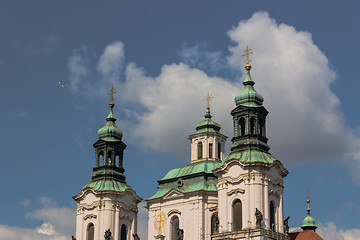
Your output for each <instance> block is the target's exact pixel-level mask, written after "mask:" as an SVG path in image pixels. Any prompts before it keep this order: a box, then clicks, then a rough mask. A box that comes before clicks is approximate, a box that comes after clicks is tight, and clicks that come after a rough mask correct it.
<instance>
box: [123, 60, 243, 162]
mask: <svg viewBox="0 0 360 240" xmlns="http://www.w3.org/2000/svg"><path fill="white" fill-rule="evenodd" d="M237 89H239V88H237V87H235V88H234V86H233V85H232V84H230V83H229V82H228V81H226V80H224V79H221V78H217V77H209V76H208V75H207V74H206V73H205V72H203V71H201V70H198V69H192V68H190V67H189V66H188V65H186V64H182V63H180V64H172V65H166V66H164V67H163V68H162V70H161V73H160V75H159V76H158V77H156V78H151V77H146V76H145V74H144V72H143V70H141V69H139V68H137V67H136V66H135V64H129V65H128V66H127V69H126V83H125V84H124V87H123V88H122V89H121V91H122V92H121V94H120V96H121V97H122V98H123V101H121V102H124V103H125V104H127V103H126V102H130V103H131V102H135V103H136V104H140V106H141V110H140V111H137V114H135V115H138V116H139V117H138V118H137V122H135V123H134V124H133V126H132V127H131V128H130V129H132V130H131V131H126V130H125V131H124V134H126V133H127V132H128V133H129V134H132V136H130V137H133V138H135V139H136V141H137V142H139V143H140V144H138V145H139V146H143V147H147V148H152V149H155V150H157V151H160V152H166V153H176V154H178V155H181V156H184V153H188V152H189V151H190V149H189V142H188V141H187V138H188V135H189V134H193V133H194V132H195V129H194V128H195V125H196V124H197V123H198V122H200V121H202V120H203V119H204V117H203V115H204V114H205V110H206V109H205V104H204V102H203V101H202V99H203V98H204V97H205V95H206V94H207V93H208V92H210V93H212V94H213V96H215V100H214V101H213V105H212V114H213V115H214V116H215V117H214V120H215V121H217V122H219V123H220V124H223V123H224V122H225V123H226V122H229V121H231V119H230V118H229V117H228V115H229V113H230V110H231V108H232V107H233V106H232V105H231V103H232V102H233V96H235V94H236V92H237ZM229 103H230V104H229ZM225 119H226V120H228V121H226V120H225ZM229 127H230V125H229ZM229 127H228V130H229ZM229 132H230V131H228V133H229ZM124 136H125V135H124Z"/></svg>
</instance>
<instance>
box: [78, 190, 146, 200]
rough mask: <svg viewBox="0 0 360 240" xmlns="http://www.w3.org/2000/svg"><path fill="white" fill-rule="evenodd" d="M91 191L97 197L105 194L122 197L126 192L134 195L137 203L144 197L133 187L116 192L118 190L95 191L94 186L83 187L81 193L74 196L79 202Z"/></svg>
mask: <svg viewBox="0 0 360 240" xmlns="http://www.w3.org/2000/svg"><path fill="white" fill-rule="evenodd" d="M89 193H93V194H94V195H95V196H96V197H103V196H114V197H121V196H124V195H126V194H130V195H132V197H133V198H134V199H135V201H136V203H139V202H141V201H142V198H141V197H139V196H138V195H137V194H136V192H135V191H134V190H132V189H126V190H125V191H123V192H116V191H95V190H93V189H92V188H86V189H83V190H82V191H81V192H80V193H79V194H77V195H75V196H73V199H74V200H75V201H76V202H79V201H81V200H84V199H85V197H86V195H87V194H89Z"/></svg>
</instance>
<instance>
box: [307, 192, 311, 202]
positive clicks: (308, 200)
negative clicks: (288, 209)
mask: <svg viewBox="0 0 360 240" xmlns="http://www.w3.org/2000/svg"><path fill="white" fill-rule="evenodd" d="M306 195H307V200H306V202H310V198H309V195H310V191H309V190H306Z"/></svg>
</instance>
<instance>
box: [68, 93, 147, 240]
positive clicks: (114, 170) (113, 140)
mask: <svg viewBox="0 0 360 240" xmlns="http://www.w3.org/2000/svg"><path fill="white" fill-rule="evenodd" d="M114 93H115V91H114V88H113V87H112V88H111V90H110V95H111V99H110V104H109V106H110V113H109V115H108V116H107V118H106V121H107V122H106V125H105V126H104V127H102V128H100V129H99V131H98V137H99V139H98V141H96V142H95V143H94V145H93V146H94V148H95V167H94V168H93V174H92V175H91V181H90V183H88V184H86V185H85V186H84V187H83V189H82V190H81V192H80V193H79V194H77V195H76V196H74V197H73V199H74V200H75V201H76V202H77V208H76V212H77V216H76V239H77V240H101V239H104V238H105V239H110V237H111V239H114V240H126V239H131V238H133V235H136V234H137V212H138V208H137V205H138V203H139V202H141V200H142V199H141V198H140V197H139V196H138V195H137V194H136V192H135V191H134V190H133V189H132V188H131V187H130V186H129V185H127V183H126V181H125V179H126V178H125V175H124V171H125V170H124V168H123V153H124V150H125V148H126V145H125V143H124V142H123V141H122V136H123V133H122V131H121V130H120V129H119V128H118V127H117V126H116V125H115V121H116V118H115V116H114V114H113V108H114V106H115V104H114V102H113V95H114Z"/></svg>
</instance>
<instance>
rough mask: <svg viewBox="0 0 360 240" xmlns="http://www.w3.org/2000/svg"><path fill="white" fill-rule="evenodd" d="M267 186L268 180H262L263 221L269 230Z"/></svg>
mask: <svg viewBox="0 0 360 240" xmlns="http://www.w3.org/2000/svg"><path fill="white" fill-rule="evenodd" d="M269 204H270V203H269V185H268V178H267V177H265V178H264V220H265V226H266V227H268V228H270V226H269V217H270V216H269Z"/></svg>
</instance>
